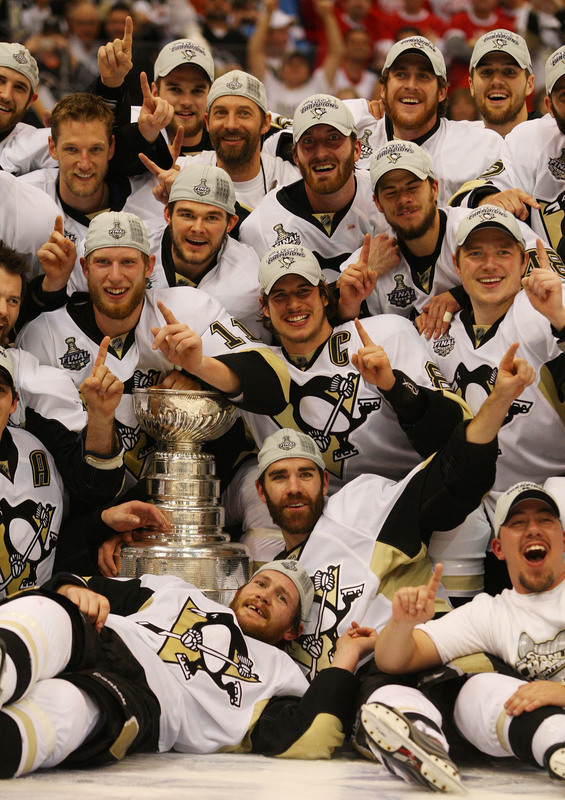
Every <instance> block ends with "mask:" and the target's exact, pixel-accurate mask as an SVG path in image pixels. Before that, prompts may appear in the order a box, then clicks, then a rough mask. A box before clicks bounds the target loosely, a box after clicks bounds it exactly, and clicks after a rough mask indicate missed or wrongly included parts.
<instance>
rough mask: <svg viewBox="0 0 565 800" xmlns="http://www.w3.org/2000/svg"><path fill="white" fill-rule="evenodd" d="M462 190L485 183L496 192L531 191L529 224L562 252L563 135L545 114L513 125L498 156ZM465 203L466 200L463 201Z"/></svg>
mask: <svg viewBox="0 0 565 800" xmlns="http://www.w3.org/2000/svg"><path fill="white" fill-rule="evenodd" d="M477 175H478V176H479V178H478V179H477V180H476V181H471V182H470V183H469V184H468V185H467V186H465V187H463V190H465V189H466V190H471V189H474V188H477V187H480V186H481V185H483V184H485V183H491V184H494V186H495V187H496V190H497V191H504V190H505V189H513V188H519V189H523V190H524V191H525V192H528V194H531V195H532V197H534V198H535V199H536V200H537V201H538V203H539V204H540V208H539V209H537V208H533V209H531V217H530V224H531V226H532V228H533V230H534V231H535V232H536V233H537V235H538V236H540V237H541V238H542V239H545V240H547V241H549V243H550V244H551V246H552V247H553V248H554V249H555V250H557V252H559V254H560V255H562V252H561V250H560V249H559V245H560V242H561V239H562V236H563V233H564V231H565V136H564V135H563V134H562V133H561V131H560V130H559V128H558V127H557V123H556V122H555V120H554V119H553V117H551V116H550V115H549V114H546V115H545V116H544V117H542V118H541V119H532V120H528V122H522V123H521V124H520V125H517V126H516V127H515V128H514V130H513V131H511V132H510V133H509V134H508V136H507V137H506V138H505V139H504V140H503V146H502V150H501V153H500V156H499V158H498V159H495V160H494V161H493V162H492V163H491V165H490V166H489V168H488V169H484V170H482V172H480V173H479V172H478V173H476V175H475V176H474V177H475V178H476V177H477ZM464 202H465V203H466V202H467V201H464Z"/></svg>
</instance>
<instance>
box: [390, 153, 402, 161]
mask: <svg viewBox="0 0 565 800" xmlns="http://www.w3.org/2000/svg"><path fill="white" fill-rule="evenodd" d="M400 157H401V154H400V153H388V154H387V158H388V160H389V161H390V162H391V164H396V162H397V161H398V159H399V158H400Z"/></svg>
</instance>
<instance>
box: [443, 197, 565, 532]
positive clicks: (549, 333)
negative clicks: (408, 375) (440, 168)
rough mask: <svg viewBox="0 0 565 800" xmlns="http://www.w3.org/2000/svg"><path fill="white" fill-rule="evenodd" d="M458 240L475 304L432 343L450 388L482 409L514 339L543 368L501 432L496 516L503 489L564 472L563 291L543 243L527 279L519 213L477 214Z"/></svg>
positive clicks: (460, 268)
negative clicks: (562, 388)
mask: <svg viewBox="0 0 565 800" xmlns="http://www.w3.org/2000/svg"><path fill="white" fill-rule="evenodd" d="M455 245H456V251H455V256H454V262H455V269H456V270H457V273H458V275H459V276H460V279H461V283H462V285H463V288H464V289H465V291H466V293H467V295H468V298H469V301H468V303H467V304H466V305H465V306H464V307H463V308H462V310H461V311H459V312H457V313H456V314H455V315H454V316H453V319H452V321H451V326H450V328H449V330H448V331H447V333H445V334H444V335H443V336H441V337H440V338H438V339H432V340H430V341H429V343H428V346H429V347H430V351H431V352H432V353H433V354H434V357H435V358H436V359H437V361H438V364H439V366H440V369H441V371H442V374H443V375H444V376H445V378H447V380H448V381H449V382H450V385H451V388H452V390H453V391H455V392H457V393H459V394H460V395H461V396H462V397H463V398H464V399H465V400H466V401H467V403H468V404H469V407H470V408H471V410H472V411H473V412H476V411H477V410H478V408H479V407H480V404H481V402H482V400H483V399H484V397H485V396H487V395H488V394H489V393H490V391H491V390H492V386H493V382H494V380H495V376H496V366H497V362H498V361H499V359H500V356H501V355H502V353H503V352H504V351H505V350H506V348H507V347H508V343H509V342H519V343H520V347H521V348H522V351H523V352H524V354H527V357H528V360H529V362H530V363H531V364H532V366H533V367H534V369H535V370H536V373H537V379H536V381H535V383H534V384H533V385H532V386H530V387H528V388H527V389H526V390H525V391H524V393H523V394H522V396H521V397H520V400H519V401H517V402H516V403H515V404H513V405H512V406H511V408H510V413H509V416H508V419H507V420H506V423H505V425H504V427H503V428H502V430H501V432H500V436H499V441H500V451H501V455H500V458H499V461H498V468H497V474H496V481H495V484H494V487H493V491H492V492H491V493H490V494H489V496H488V498H487V504H486V505H487V510H488V511H489V514H490V516H491V517H492V513H493V510H494V505H495V503H496V500H497V498H498V496H499V494H500V492H501V491H503V490H504V488H505V487H507V486H509V485H512V484H513V483H516V482H518V481H520V480H526V479H529V478H532V479H535V480H536V482H543V481H544V480H545V479H546V478H548V477H551V476H552V475H560V474H562V473H563V471H564V469H565V456H564V454H565V427H564V426H563V420H562V410H563V405H562V397H561V389H560V387H561V384H562V378H561V371H562V369H563V358H564V356H563V349H564V344H563V342H564V337H565V308H564V305H563V294H564V289H563V283H562V279H561V277H560V276H559V274H557V273H556V272H554V271H553V270H552V269H550V265H549V258H548V255H547V253H546V251H545V249H544V248H543V247H542V245H541V242H540V241H539V240H538V246H537V253H536V258H535V264H536V267H535V268H534V269H532V270H531V272H530V273H529V274H528V277H523V275H524V270H525V267H526V258H525V253H524V238H523V234H522V231H521V229H520V228H519V226H518V223H517V220H516V218H515V217H514V216H512V214H510V213H509V212H507V211H504V210H503V209H501V208H498V207H496V206H481V207H480V208H478V209H476V210H475V211H473V212H471V213H470V214H469V215H468V216H467V217H466V218H465V219H464V220H463V221H462V222H461V223H460V225H459V228H458V230H457V234H456V241H455ZM522 286H523V287H524V289H523V291H521V290H520V289H521V287H522Z"/></svg>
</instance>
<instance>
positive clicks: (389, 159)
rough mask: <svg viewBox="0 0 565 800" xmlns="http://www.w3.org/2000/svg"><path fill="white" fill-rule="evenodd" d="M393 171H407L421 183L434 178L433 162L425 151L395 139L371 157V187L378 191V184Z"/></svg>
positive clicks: (412, 144) (413, 144)
mask: <svg viewBox="0 0 565 800" xmlns="http://www.w3.org/2000/svg"><path fill="white" fill-rule="evenodd" d="M393 169H405V170H407V171H408V172H411V173H412V174H413V175H415V176H416V177H417V178H419V179H420V180H421V181H424V180H426V178H434V179H435V174H434V170H433V167H432V160H431V158H430V157H429V155H428V154H427V153H426V151H425V150H422V148H421V147H420V146H419V145H417V144H415V143H414V142H405V141H403V140H402V139H395V140H394V141H392V142H389V143H388V144H385V145H384V147H381V148H380V149H379V150H377V152H376V153H373V155H372V156H371V161H370V166H369V171H370V173H371V186H372V187H373V189H374V190H375V191H376V189H377V183H378V182H379V180H380V179H381V178H382V177H383V175H386V174H387V172H392V170H393Z"/></svg>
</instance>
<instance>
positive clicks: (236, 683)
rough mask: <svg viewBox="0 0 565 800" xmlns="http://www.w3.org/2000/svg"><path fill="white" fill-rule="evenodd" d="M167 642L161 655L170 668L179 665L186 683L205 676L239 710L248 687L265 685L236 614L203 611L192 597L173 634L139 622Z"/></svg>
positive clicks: (177, 621) (182, 610) (179, 616)
mask: <svg viewBox="0 0 565 800" xmlns="http://www.w3.org/2000/svg"><path fill="white" fill-rule="evenodd" d="M138 624H139V625H142V626H143V627H144V628H147V629H148V630H150V631H152V632H153V633H156V634H158V635H159V636H163V637H164V638H165V639H166V641H165V643H164V644H163V646H162V647H161V649H160V650H159V652H158V655H159V657H160V658H161V659H162V660H163V661H164V662H166V663H167V664H178V666H179V667H180V670H181V672H182V674H183V677H184V679H185V680H186V681H189V680H191V679H192V678H194V677H195V676H196V675H197V674H198V673H199V672H201V671H202V672H205V673H206V674H207V675H208V676H209V677H210V678H211V680H212V681H214V683H215V684H216V686H217V687H218V688H219V689H221V690H222V691H223V692H225V693H226V694H227V695H228V697H229V700H230V705H232V706H237V707H239V706H240V705H241V699H242V695H243V687H242V684H244V683H261V679H260V677H259V675H257V674H256V673H255V672H253V667H254V663H253V660H252V659H251V658H250V656H249V651H248V649H247V643H246V641H245V638H244V636H243V634H242V632H241V630H240V629H239V627H238V625H237V623H236V621H235V619H234V615H233V613H231V612H229V611H227V610H226V611H203V610H202V609H200V608H198V607H197V606H196V604H195V603H194V602H193V601H192V599H191V598H190V597H189V598H188V599H187V601H186V603H185V604H184V606H183V608H182V609H181V612H180V614H179V615H178V617H177V619H176V621H175V623H174V625H173V626H172V628H171V630H166V629H164V628H160V627H159V626H158V625H154V624H153V623H151V622H139V623H138Z"/></svg>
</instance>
